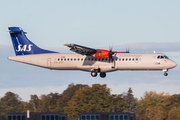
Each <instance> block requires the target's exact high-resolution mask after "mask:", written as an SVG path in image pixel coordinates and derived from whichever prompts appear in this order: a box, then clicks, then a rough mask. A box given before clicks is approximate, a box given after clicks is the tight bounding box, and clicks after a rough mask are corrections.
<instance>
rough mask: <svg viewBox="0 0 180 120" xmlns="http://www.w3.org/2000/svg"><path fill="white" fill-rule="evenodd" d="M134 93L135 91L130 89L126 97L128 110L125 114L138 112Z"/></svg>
mask: <svg viewBox="0 0 180 120" xmlns="http://www.w3.org/2000/svg"><path fill="white" fill-rule="evenodd" d="M132 92H133V91H132V90H131V88H129V90H128V93H127V95H125V96H124V101H125V103H126V109H125V110H124V112H131V113H136V112H137V106H136V100H135V98H134V95H133V94H132Z"/></svg>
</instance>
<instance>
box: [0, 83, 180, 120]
mask: <svg viewBox="0 0 180 120" xmlns="http://www.w3.org/2000/svg"><path fill="white" fill-rule="evenodd" d="M27 110H30V112H59V113H66V114H68V118H69V120H77V118H78V113H79V112H123V111H128V112H134V113H136V117H137V120H178V119H180V95H171V96H170V95H168V94H165V93H156V92H153V91H150V92H145V93H144V96H143V97H142V98H140V99H135V98H134V96H133V91H132V90H131V89H129V90H128V92H127V93H124V94H111V89H110V88H107V86H106V84H104V85H100V84H93V85H92V87H91V86H88V85H82V84H76V85H74V84H70V85H69V86H68V87H67V89H66V90H64V91H63V93H62V94H59V93H50V94H47V95H41V96H37V95H31V98H30V100H29V101H28V102H24V101H22V99H21V98H20V97H19V96H18V95H17V94H15V93H12V92H7V93H6V94H5V95H4V96H3V97H1V98H0V120H6V117H7V113H8V112H26V111H27Z"/></svg>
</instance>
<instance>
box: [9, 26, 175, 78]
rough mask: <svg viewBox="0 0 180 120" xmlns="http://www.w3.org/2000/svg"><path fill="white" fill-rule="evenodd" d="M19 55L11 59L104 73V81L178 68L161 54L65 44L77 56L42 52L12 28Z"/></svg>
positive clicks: (32, 63)
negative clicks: (124, 73)
mask: <svg viewBox="0 0 180 120" xmlns="http://www.w3.org/2000/svg"><path fill="white" fill-rule="evenodd" d="M8 29H9V30H6V31H8V32H9V33H10V36H11V40H12V43H13V47H14V51H15V54H16V56H10V57H8V59H9V60H13V61H17V62H21V63H26V64H30V65H35V66H39V67H43V68H47V69H51V70H81V71H87V72H91V76H92V77H96V76H97V74H98V73H100V77H101V78H105V77H106V73H107V72H113V71H117V70H162V71H163V72H164V75H165V76H167V75H168V73H167V72H168V70H169V69H172V68H174V67H176V66H177V64H176V63H175V62H174V61H172V60H170V59H169V58H168V57H167V56H166V55H165V54H160V53H129V52H128V51H126V52H117V51H112V49H110V50H103V49H93V48H88V47H84V46H81V45H77V44H64V45H65V46H67V47H69V48H70V50H71V51H73V52H74V53H68V54H65V53H59V52H55V51H50V50H45V49H41V48H39V47H38V46H36V45H35V44H34V43H33V42H31V41H30V40H29V39H28V38H27V37H26V35H25V34H26V32H24V31H23V30H22V29H21V28H20V27H9V28H8Z"/></svg>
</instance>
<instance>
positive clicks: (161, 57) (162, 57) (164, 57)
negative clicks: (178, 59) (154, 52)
mask: <svg viewBox="0 0 180 120" xmlns="http://www.w3.org/2000/svg"><path fill="white" fill-rule="evenodd" d="M157 59H169V58H168V57H167V56H158V57H157Z"/></svg>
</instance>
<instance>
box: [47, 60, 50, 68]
mask: <svg viewBox="0 0 180 120" xmlns="http://www.w3.org/2000/svg"><path fill="white" fill-rule="evenodd" d="M47 66H48V67H51V58H48V59H47Z"/></svg>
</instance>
